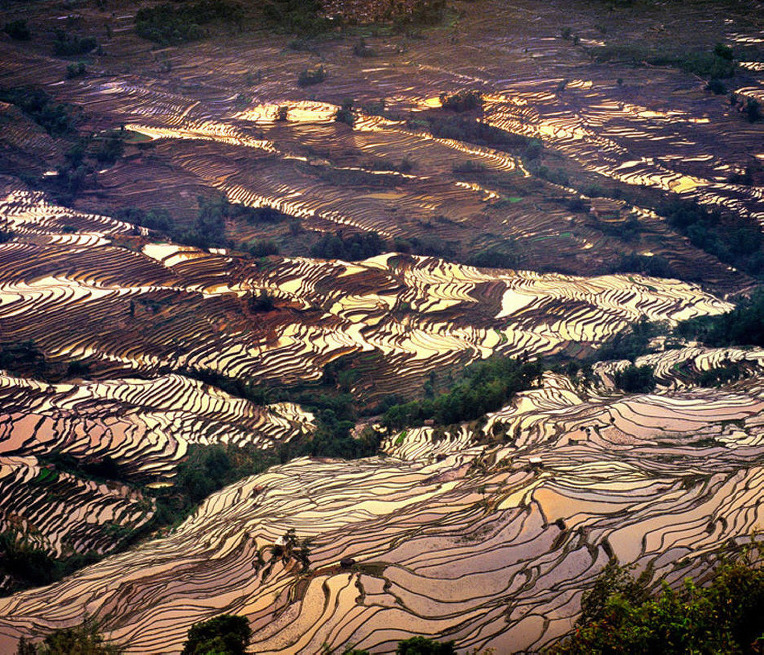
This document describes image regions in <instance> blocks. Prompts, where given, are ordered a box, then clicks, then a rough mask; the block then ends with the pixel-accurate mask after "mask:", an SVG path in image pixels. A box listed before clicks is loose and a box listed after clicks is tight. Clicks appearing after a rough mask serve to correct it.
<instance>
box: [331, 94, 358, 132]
mask: <svg viewBox="0 0 764 655" xmlns="http://www.w3.org/2000/svg"><path fill="white" fill-rule="evenodd" d="M334 120H335V121H337V122H338V123H345V125H350V127H353V124H354V123H355V116H354V114H353V101H352V100H350V99H346V100H343V102H342V106H341V107H340V108H339V109H338V110H337V111H336V113H335V114H334Z"/></svg>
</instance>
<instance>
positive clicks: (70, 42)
mask: <svg viewBox="0 0 764 655" xmlns="http://www.w3.org/2000/svg"><path fill="white" fill-rule="evenodd" d="M97 47H98V41H96V39H95V38H94V37H92V36H78V35H77V34H69V33H67V32H64V31H63V30H57V31H56V38H55V40H54V41H53V52H54V53H55V54H56V55H58V56H59V57H71V56H73V55H86V54H87V53H89V52H92V51H93V50H95V49H96V48H97Z"/></svg>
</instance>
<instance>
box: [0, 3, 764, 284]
mask: <svg viewBox="0 0 764 655" xmlns="http://www.w3.org/2000/svg"><path fill="white" fill-rule="evenodd" d="M457 9H458V10H459V11H460V12H462V13H461V15H460V17H459V19H458V20H457V21H456V22H455V23H453V24H452V25H451V26H450V27H449V28H439V29H434V30H430V31H428V32H427V33H426V34H425V37H426V38H425V39H423V40H422V41H421V42H417V41H416V40H413V39H411V38H409V37H407V36H405V35H390V36H384V37H382V36H380V37H374V36H373V35H372V36H369V35H367V36H368V39H367V40H368V43H369V47H371V48H372V49H374V51H375V52H376V53H377V55H378V56H377V57H373V58H362V57H357V56H354V55H353V45H354V42H353V40H352V39H347V38H346V39H340V38H337V39H327V40H324V41H321V42H319V43H317V44H316V45H315V47H314V49H313V50H310V49H308V50H294V49H291V48H290V47H289V42H290V39H289V37H287V36H279V35H273V34H272V33H269V32H261V31H255V32H254V33H247V34H246V35H241V34H226V35H225V38H224V39H218V40H213V41H206V42H201V43H198V44H189V45H185V46H183V47H172V48H165V49H161V50H151V49H150V47H149V46H148V45H147V43H146V42H145V41H142V40H140V39H139V38H138V37H137V36H135V35H134V34H132V33H131V30H130V29H129V24H130V23H129V22H130V20H131V18H132V16H131V14H130V11H129V9H127V8H126V10H125V13H124V14H120V15H119V16H118V19H117V18H115V20H118V21H121V22H120V25H122V24H124V25H123V27H120V28H119V29H112V37H111V39H110V40H109V42H108V43H106V44H105V45H104V54H103V55H101V56H97V57H94V58H93V61H92V65H91V66H90V68H89V74H88V75H87V76H85V77H83V78H78V79H77V80H74V81H64V82H62V81H61V76H62V71H63V65H62V63H61V61H60V60H58V59H55V58H53V57H49V56H46V55H45V54H44V53H43V50H42V49H40V48H31V47H27V48H23V47H18V46H17V45H11V44H9V43H5V42H3V43H0V52H1V53H2V54H3V56H2V65H1V66H0V84H3V85H7V86H16V85H22V84H37V85H40V84H42V85H43V86H44V87H46V88H48V89H49V90H50V91H51V92H53V93H55V96H56V97H57V98H59V99H61V100H65V101H68V102H71V103H73V104H75V105H76V106H78V107H81V108H82V109H83V111H84V117H85V118H84V123H83V129H92V130H95V131H96V132H98V131H101V130H103V129H105V128H117V127H120V126H121V127H127V128H128V129H130V130H133V131H134V133H135V134H139V135H142V136H143V137H144V138H146V139H148V140H149V142H148V143H143V144H142V145H141V146H140V147H138V146H133V147H132V148H131V149H130V148H129V153H128V156H127V157H125V158H123V159H122V160H120V161H118V162H117V163H116V164H114V165H106V166H104V168H103V170H100V171H99V173H98V193H97V194H95V193H93V194H84V195H82V196H81V197H80V198H78V199H77V200H76V203H77V204H78V206H81V207H82V208H87V209H89V210H91V211H98V210H99V209H102V208H103V206H104V204H106V205H107V206H109V207H113V208H119V207H124V206H135V207H140V208H143V209H150V208H152V207H156V206H162V207H165V208H168V209H170V210H171V211H172V212H174V214H175V218H176V219H177V220H181V221H183V220H189V213H190V212H192V211H193V210H194V209H195V203H194V199H195V197H196V195H197V194H200V193H201V194H203V195H205V194H209V192H210V191H211V190H217V191H220V192H222V193H224V194H225V196H226V197H228V198H229V199H230V200H232V201H234V202H239V203H243V204H245V205H250V206H256V207H257V206H269V207H274V208H278V209H279V210H281V211H283V212H285V213H287V214H289V215H291V216H293V217H294V218H296V219H298V220H299V221H300V223H301V225H302V226H303V227H304V228H307V229H308V231H309V233H316V232H317V233H322V232H326V231H334V230H336V229H344V230H350V231H357V230H360V231H376V232H377V233H378V234H380V235H381V236H383V237H389V238H394V237H397V238H400V239H420V240H421V239H424V240H425V241H426V243H427V244H429V245H428V247H430V248H432V247H433V244H435V245H437V246H438V247H440V248H442V249H443V251H444V252H449V253H450V254H451V255H453V256H457V257H461V258H463V259H464V258H467V257H468V256H469V255H471V254H474V253H475V252H480V251H484V250H490V249H491V248H506V247H507V243H508V242H517V243H519V244H521V247H520V248H518V249H515V251H514V252H515V257H516V259H518V260H519V262H520V265H521V266H522V267H525V268H531V269H534V270H556V271H562V272H570V273H577V274H591V273H592V272H593V271H595V272H596V271H607V270H612V268H613V266H616V265H617V262H618V258H619V256H620V254H621V253H623V252H624V250H627V251H634V252H637V253H641V254H645V253H650V254H652V255H660V256H662V257H664V258H665V259H667V260H668V261H669V263H670V264H671V266H672V268H673V270H675V271H676V274H677V275H678V276H680V277H683V278H689V279H702V280H703V282H704V283H705V284H706V285H707V286H708V287H709V288H713V289H714V290H716V291H717V292H719V293H722V294H725V293H730V292H736V291H739V290H741V289H744V288H746V287H748V286H749V285H750V284H751V280H750V278H748V277H747V276H746V275H744V274H742V273H740V272H739V271H736V270H734V269H731V268H730V267H729V266H728V265H725V264H721V263H720V262H719V261H718V260H716V259H715V258H714V257H711V256H709V255H706V254H705V253H703V252H702V251H700V250H698V249H697V248H696V247H694V246H692V245H691V244H690V243H688V242H687V240H686V239H684V238H682V237H679V235H677V234H676V233H675V232H673V231H672V230H671V229H669V228H668V227H667V226H666V224H665V222H664V221H663V220H662V219H660V218H658V217H656V216H655V215H654V214H652V213H651V212H649V211H644V208H642V207H641V206H640V202H641V200H640V199H641V198H643V197H644V198H645V199H647V198H648V197H651V198H654V196H651V195H650V194H651V193H653V192H655V193H657V192H659V191H660V192H669V193H670V195H671V197H673V198H675V199H676V198H681V199H685V200H692V201H697V202H700V203H701V204H703V205H706V206H708V207H710V208H717V207H721V208H724V209H726V210H727V211H729V212H730V213H732V214H733V215H736V216H738V217H739V218H748V219H750V220H752V221H759V222H761V221H762V219H764V209H763V208H762V207H763V206H764V205H763V200H764V199H763V198H762V192H761V185H760V183H758V182H757V183H754V184H744V183H736V182H730V181H729V179H732V178H731V177H730V176H731V175H732V174H733V173H734V172H735V171H740V170H742V169H743V168H744V167H745V166H749V165H754V166H755V165H757V162H758V164H760V163H761V159H762V157H764V153H762V152H761V147H760V145H761V143H762V141H763V140H764V138H763V135H762V130H761V127H760V124H755V123H752V124H749V123H747V122H745V120H744V119H743V118H742V117H741V116H740V115H739V112H737V111H736V110H735V109H734V108H733V107H731V106H730V105H729V103H728V102H726V100H725V99H724V98H723V97H717V96H713V95H712V94H710V93H709V92H708V91H706V90H705V89H704V83H703V82H702V81H700V80H699V79H697V78H694V77H692V76H689V75H687V74H686V73H683V72H681V71H679V70H676V69H672V68H669V67H657V68H656V67H652V68H650V67H644V66H642V67H640V66H636V67H635V66H634V65H632V64H630V63H629V61H628V58H624V57H621V58H620V59H619V58H618V57H615V58H611V59H610V60H608V61H606V62H605V63H600V62H599V61H598V58H600V57H601V53H602V52H605V51H606V50H607V48H611V49H612V48H614V47H615V48H617V47H619V46H621V45H623V44H627V45H628V44H632V43H635V42H636V43H639V44H644V45H645V47H651V48H655V49H656V50H657V51H660V49H661V48H665V47H667V46H673V45H674V41H673V40H671V39H670V38H668V37H667V36H666V35H667V34H671V33H672V30H674V31H675V32H677V31H678V33H683V30H686V25H689V24H693V25H699V26H700V27H698V28H697V30H694V31H693V33H692V38H693V42H694V43H696V44H697V48H698V49H703V48H710V49H712V48H713V46H714V43H715V42H720V43H723V44H726V45H729V46H731V47H733V48H738V49H739V50H740V49H741V48H743V50H740V53H741V54H740V57H741V61H742V64H746V63H750V64H756V63H757V62H756V61H753V59H755V58H756V57H757V56H758V55H756V54H755V53H756V52H758V51H757V50H756V48H757V47H758V46H757V45H756V44H757V43H759V42H760V34H759V32H758V31H757V30H759V29H760V28H761V25H759V24H758V23H756V21H752V16H751V13H750V12H748V13H746V12H747V9H746V8H744V7H741V8H740V9H739V10H735V11H738V13H735V11H732V10H730V13H729V17H728V20H729V23H728V24H726V26H725V27H720V26H719V25H718V21H717V20H715V14H714V11H715V10H716V9H715V7H714V6H713V5H709V4H707V3H694V4H693V5H692V6H687V7H683V8H682V11H681V12H675V11H671V10H669V9H667V8H660V9H658V8H655V9H654V10H653V11H651V12H648V13H645V12H642V13H640V12H639V11H638V10H633V9H624V10H623V11H622V12H610V13H608V12H605V14H602V13H598V12H595V13H592V12H591V10H589V9H587V8H583V7H582V8H580V9H581V14H580V17H579V18H578V19H577V21H576V20H574V16H571V15H570V12H569V11H568V10H567V7H566V6H563V5H559V6H558V4H557V3H552V4H551V5H550V6H549V7H547V8H544V9H543V10H541V9H540V8H539V7H537V6H536V3H528V2H523V1H521V2H513V3H511V4H508V3H505V2H499V1H492V0H481V2H480V4H479V6H477V5H474V4H472V3H457ZM754 13H755V12H754ZM54 14H55V11H53V10H51V11H50V12H47V14H46V20H47V21H48V22H47V23H42V24H41V26H42V25H50V26H51V27H52V26H53V25H55V24H56V20H57V19H58V18H60V16H58V15H55V16H54ZM487 17H490V18H487ZM105 18H106V17H105V16H103V15H99V14H98V13H95V14H91V13H90V12H88V11H85V10H83V11H82V12H81V15H80V19H81V21H83V25H85V26H87V28H88V29H91V30H92V31H98V30H102V29H103V26H104V20H105ZM41 20H42V19H41ZM561 26H562V27H565V26H568V27H569V28H570V29H571V30H572V33H574V34H575V35H576V37H577V40H575V44H574V40H565V39H563V38H561V36H560V31H561ZM112 28H114V26H112ZM83 29H84V28H83ZM757 38H758V39H759V41H757ZM752 49H753V51H752ZM746 58H749V59H751V61H748V59H746ZM445 62H448V63H447V65H446V63H445ZM319 63H320V64H321V65H323V66H324V68H325V70H326V71H327V79H326V81H325V82H323V83H322V84H319V85H317V86H311V87H307V88H301V87H300V86H299V85H298V83H297V78H298V73H299V72H300V71H301V70H303V69H304V68H306V67H311V66H314V65H317V64H319ZM740 70H742V71H745V76H743V77H739V78H735V80H738V79H739V80H740V84H741V85H744V86H740V87H739V88H735V89H730V91H734V92H736V93H738V94H739V95H741V96H746V97H756V94H760V93H761V89H762V77H761V75H762V71H760V70H758V68H757V67H756V66H753V67H746V66H742V67H741V68H740ZM618 80H620V81H621V82H620V83H618ZM463 89H474V90H478V91H481V92H482V93H483V94H484V98H485V104H484V112H483V116H482V118H481V121H482V122H484V123H485V124H487V125H489V126H493V127H496V128H499V129H500V130H504V131H505V132H511V133H514V134H519V135H524V136H527V137H533V138H538V139H540V140H541V141H542V142H543V144H544V151H543V154H542V155H541V159H540V160H534V161H531V162H528V161H526V162H523V161H522V160H521V155H522V153H521V152H520V150H518V151H516V152H515V151H506V150H499V149H496V147H491V146H489V145H483V146H481V145H475V144H473V143H470V142H468V141H465V140H459V139H458V138H445V137H434V136H433V134H432V133H431V130H429V129H428V128H427V123H426V122H422V119H423V118H428V117H431V116H436V117H437V116H440V117H443V116H444V115H445V117H446V118H447V117H448V112H440V113H438V110H437V107H438V106H439V101H438V96H439V95H440V94H441V93H451V92H455V91H458V90H463ZM346 98H350V99H353V100H354V102H355V107H356V112H355V123H354V125H353V126H352V127H351V126H348V125H346V124H343V123H338V122H335V121H334V120H333V116H334V113H335V111H336V109H337V108H338V106H339V105H340V103H341V102H342V101H343V100H344V99H346ZM380 99H383V100H384V103H383V104H384V107H385V111H384V116H380V115H377V114H379V111H380V110H379V109H376V110H375V109H373V106H374V104H375V103H376V106H377V107H378V108H379V107H381V106H382V105H380ZM279 107H283V108H285V109H286V115H285V117H284V118H285V120H278V110H279ZM374 112H376V113H374ZM433 112H434V113H433ZM451 117H452V118H453V116H451ZM30 129H31V128H30V127H29V125H28V124H26V123H24V124H23V125H21V124H20V123H19V122H18V121H15V122H13V123H12V125H11V127H10V129H9V131H8V136H7V137H6V136H4V137H3V138H4V139H6V140H7V142H8V149H9V150H11V151H13V150H14V148H16V147H17V145H13V144H18V143H20V142H23V143H24V144H25V148H26V150H27V151H28V152H27V154H26V157H27V159H28V160H29V161H30V162H32V161H34V162H35V164H34V165H35V166H38V167H42V166H43V163H42V162H44V161H47V162H48V166H50V161H51V160H56V155H54V154H51V153H52V152H55V148H53V146H52V145H51V144H49V143H40V144H38V145H35V144H34V143H33V140H32V139H30V138H28V136H26V135H27V134H28V132H29V130H30ZM38 131H39V130H38ZM17 132H18V133H17ZM22 133H23V134H22ZM510 150H511V148H510ZM61 155H62V152H61V148H60V147H59V152H58V155H57V157H58V160H59V161H60V160H61ZM19 156H21V155H19ZM404 161H407V162H408V163H409V167H408V168H405V169H404V168H400V164H401V162H404ZM31 165H32V164H31V163H30V166H31ZM540 165H542V167H545V168H546V169H547V170H551V171H552V172H553V173H554V172H555V171H560V172H562V173H564V175H562V176H560V175H557V177H555V176H552V177H551V178H549V179H553V180H555V181H554V182H549V181H545V180H544V179H542V177H541V176H539V175H538V171H536V172H535V173H534V174H531V173H529V169H531V168H533V170H534V171H535V170H536V169H538V168H539V166H540ZM465 167H467V168H466V169H465ZM470 167H471V169H470ZM41 170H46V169H42V168H41ZM464 170H472V171H478V172H477V173H473V174H469V173H464V172H463V171H464ZM459 171H462V172H461V173H460V172H459ZM547 177H549V176H548V175H547ZM566 179H568V182H565V180H566ZM757 180H758V178H757ZM758 181H759V182H760V180H758ZM571 185H572V186H571ZM597 189H599V191H598V190H597ZM614 189H617V190H618V193H619V194H620V195H621V196H624V197H625V198H626V199H627V200H629V205H630V206H631V205H633V208H634V210H635V214H634V215H635V216H637V217H639V225H640V236H639V239H638V240H637V242H634V243H626V244H624V242H623V240H622V239H621V238H620V237H619V235H618V230H617V229H616V230H615V231H614V230H613V229H609V228H608V226H607V225H603V223H602V222H600V221H599V220H597V219H596V218H595V217H594V216H592V215H591V214H589V213H586V212H585V211H584V212H582V211H580V210H575V211H571V210H570V209H568V207H567V206H566V202H567V201H569V200H571V199H574V198H583V199H584V200H585V201H587V202H588V200H589V196H590V195H592V194H593V195H594V196H595V197H596V196H597V194H601V193H606V194H610V195H612V193H611V192H612V191H613V190H614ZM587 193H588V194H589V195H587ZM655 197H657V196H655ZM630 198H631V199H630ZM228 228H229V233H230V234H231V235H232V236H233V237H235V238H236V239H240V240H243V241H246V240H247V239H251V238H253V237H258V238H262V237H263V236H269V237H274V238H277V240H278V241H279V242H280V243H281V244H283V247H284V248H287V249H289V250H290V251H291V252H290V254H307V251H308V248H307V246H306V239H307V237H306V238H303V239H297V240H295V239H293V238H290V236H289V233H288V230H287V227H286V225H282V226H280V227H279V226H266V227H265V228H258V227H252V226H247V225H229V226H228ZM308 240H309V239H308Z"/></svg>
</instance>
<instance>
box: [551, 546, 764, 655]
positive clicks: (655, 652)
mask: <svg viewBox="0 0 764 655" xmlns="http://www.w3.org/2000/svg"><path fill="white" fill-rule="evenodd" d="M762 555H764V547H763V546H762V544H761V543H758V544H754V545H753V546H751V547H749V548H747V549H746V550H744V552H743V553H742V555H740V556H739V557H735V558H727V559H723V560H722V561H721V563H720V564H719V565H718V567H717V568H716V570H715V571H714V572H713V576H712V578H711V580H710V582H709V583H708V584H707V585H706V586H700V585H698V584H696V583H695V582H693V581H692V580H691V579H687V580H685V583H684V585H683V586H682V587H681V588H680V589H678V590H674V589H671V588H670V587H669V586H668V585H667V584H666V583H664V584H663V586H662V587H661V589H660V590H659V591H658V592H657V593H653V592H651V591H650V590H649V588H648V587H647V579H648V577H649V576H640V578H637V579H634V578H633V577H632V576H631V574H630V572H629V571H628V570H627V569H624V568H622V567H619V566H617V565H616V564H610V565H608V567H606V568H605V570H604V571H603V573H602V575H601V576H600V578H599V579H598V580H597V582H596V583H595V586H594V588H593V589H592V591H590V592H589V593H588V594H587V595H586V596H585V597H584V600H583V602H582V614H581V617H580V619H579V621H578V623H577V624H576V630H575V632H574V633H573V635H571V636H570V637H568V638H567V639H565V640H564V641H562V642H561V643H560V644H558V645H557V646H555V647H554V648H552V649H551V650H550V651H549V652H550V655H598V654H600V655H604V654H606V653H607V654H608V655H683V654H685V653H708V654H709V655H710V654H712V653H714V654H720V653H725V654H730V655H732V654H733V653H734V654H741V655H742V654H749V653H750V654H751V655H753V654H754V653H759V652H761V647H762V645H764V568H762V565H761V558H762Z"/></svg>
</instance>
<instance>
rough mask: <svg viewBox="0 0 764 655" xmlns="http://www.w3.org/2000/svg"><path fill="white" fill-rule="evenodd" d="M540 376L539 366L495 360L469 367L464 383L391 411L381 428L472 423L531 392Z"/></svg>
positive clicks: (535, 363)
mask: <svg viewBox="0 0 764 655" xmlns="http://www.w3.org/2000/svg"><path fill="white" fill-rule="evenodd" d="M541 372H542V367H541V364H540V363H539V362H523V361H520V360H517V359H511V358H509V357H500V356H493V357H490V358H488V359H486V360H484V361H482V362H477V363H475V364H472V365H471V366H468V367H467V368H466V369H465V371H464V379H463V380H462V381H461V382H459V383H458V384H456V385H455V386H454V387H453V388H452V389H451V390H450V391H449V392H447V393H444V394H440V395H439V396H436V397H435V398H432V399H430V398H425V399H423V400H415V401H412V402H409V403H405V404H401V405H394V406H393V407H390V408H389V409H388V410H387V411H386V412H385V414H384V416H383V417H382V424H383V425H384V426H385V427H386V428H388V429H390V430H400V429H402V428H404V427H409V426H416V425H422V424H423V423H424V422H425V421H426V420H433V421H434V422H435V423H437V424H438V425H452V424H454V423H461V422H463V421H471V420H474V419H476V418H479V417H481V416H483V415H484V414H486V413H487V412H493V411H496V410H497V409H500V408H501V407H503V406H504V405H505V404H506V403H507V402H508V401H509V400H510V399H511V398H512V397H513V396H514V395H515V394H516V393H517V392H519V391H524V390H526V389H529V388H530V387H531V385H532V383H533V381H534V380H536V379H537V378H538V376H539V375H540V374H541Z"/></svg>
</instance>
